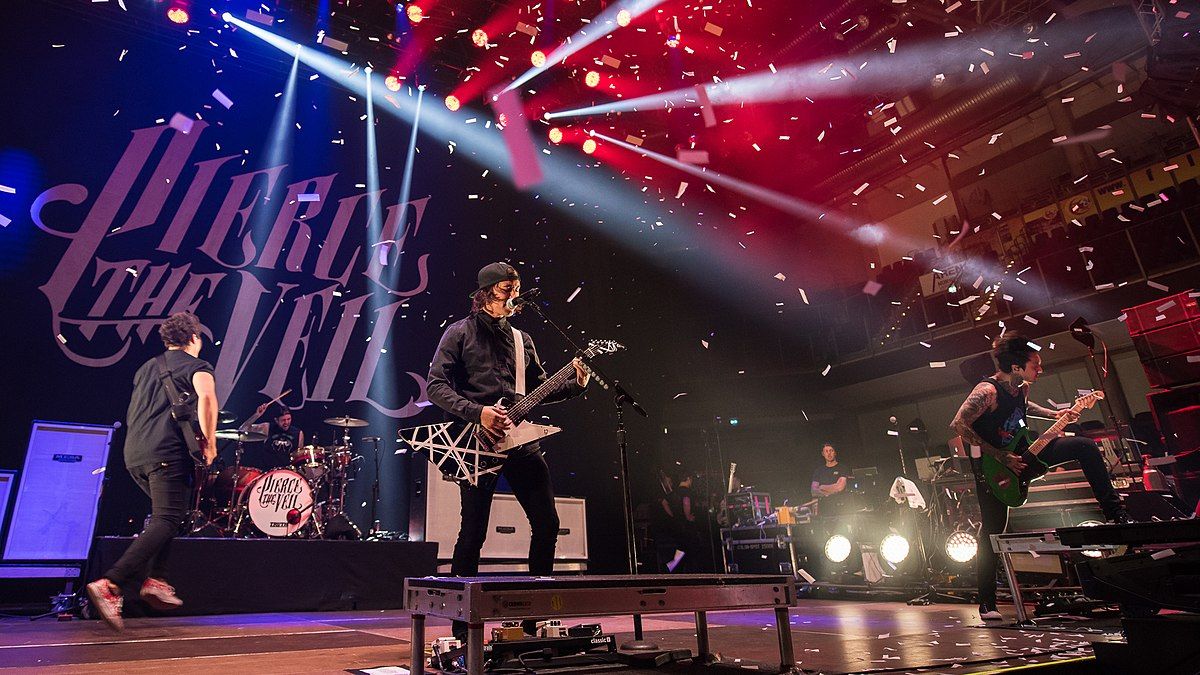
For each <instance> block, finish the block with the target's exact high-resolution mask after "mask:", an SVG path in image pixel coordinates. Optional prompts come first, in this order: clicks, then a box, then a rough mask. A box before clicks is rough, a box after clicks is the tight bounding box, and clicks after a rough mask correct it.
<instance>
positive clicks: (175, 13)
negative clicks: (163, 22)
mask: <svg viewBox="0 0 1200 675" xmlns="http://www.w3.org/2000/svg"><path fill="white" fill-rule="evenodd" d="M167 19H169V20H170V21H171V23H177V24H181V25H182V24H185V23H187V22H188V20H189V19H191V17H190V16H188V10H187V7H185V6H184V5H171V8H170V9H168V10H167Z"/></svg>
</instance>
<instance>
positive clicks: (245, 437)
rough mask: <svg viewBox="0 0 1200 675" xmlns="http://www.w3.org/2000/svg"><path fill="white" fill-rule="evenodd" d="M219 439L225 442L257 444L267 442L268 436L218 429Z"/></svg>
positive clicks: (253, 432)
mask: <svg viewBox="0 0 1200 675" xmlns="http://www.w3.org/2000/svg"><path fill="white" fill-rule="evenodd" d="M216 436H217V438H219V439H221V440H223V441H241V442H243V443H257V442H259V441H265V440H267V435H266V434H263V433H259V432H257V431H240V430H238V429H218V430H217V434H216Z"/></svg>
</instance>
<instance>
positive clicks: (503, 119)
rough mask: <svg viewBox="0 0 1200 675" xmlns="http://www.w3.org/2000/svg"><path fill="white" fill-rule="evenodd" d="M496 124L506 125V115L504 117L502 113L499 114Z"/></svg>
mask: <svg viewBox="0 0 1200 675" xmlns="http://www.w3.org/2000/svg"><path fill="white" fill-rule="evenodd" d="M496 124H498V125H500V126H504V125H505V124H508V115H506V114H504V113H500V116H499V117H497V118H496Z"/></svg>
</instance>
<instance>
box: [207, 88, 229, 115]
mask: <svg viewBox="0 0 1200 675" xmlns="http://www.w3.org/2000/svg"><path fill="white" fill-rule="evenodd" d="M212 97H213V98H215V99H217V103H220V104H221V105H223V106H225V109H226V110H229V109H230V108H232V107H233V100H232V99H230V98H229V97H228V96H226V95H225V94H224V92H222V91H221V90H220V89H213V93H212Z"/></svg>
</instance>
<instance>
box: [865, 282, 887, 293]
mask: <svg viewBox="0 0 1200 675" xmlns="http://www.w3.org/2000/svg"><path fill="white" fill-rule="evenodd" d="M882 289H883V284H881V283H879V282H878V281H868V282H867V283H866V285H865V286H863V288H862V292H863V293H866V294H867V295H875V294H876V293H878V292H879V291H880V290H882Z"/></svg>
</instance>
